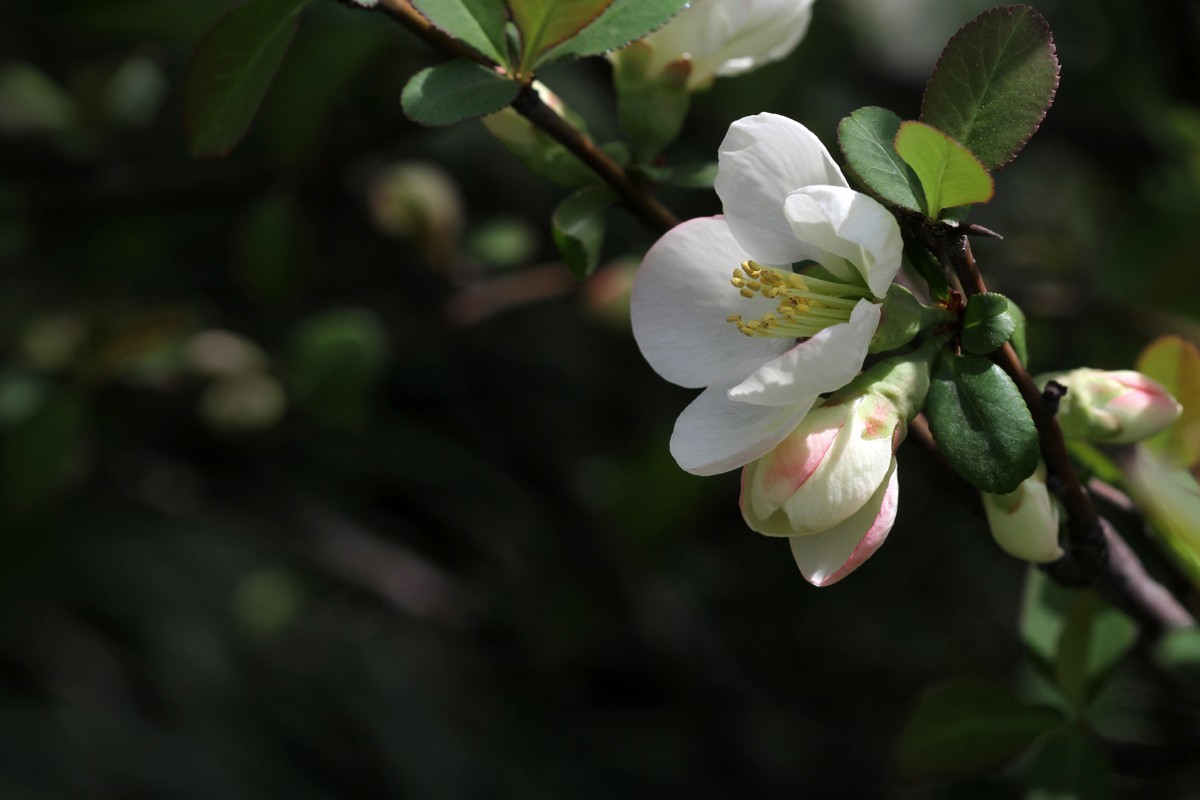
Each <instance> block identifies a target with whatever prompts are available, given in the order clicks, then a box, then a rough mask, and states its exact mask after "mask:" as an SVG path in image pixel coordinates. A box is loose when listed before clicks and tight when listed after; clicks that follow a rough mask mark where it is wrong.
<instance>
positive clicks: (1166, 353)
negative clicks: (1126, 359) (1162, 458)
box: [1137, 336, 1200, 466]
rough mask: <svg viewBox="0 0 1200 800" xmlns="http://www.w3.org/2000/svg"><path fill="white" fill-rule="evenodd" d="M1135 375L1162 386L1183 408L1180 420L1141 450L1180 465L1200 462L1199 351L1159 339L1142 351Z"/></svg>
mask: <svg viewBox="0 0 1200 800" xmlns="http://www.w3.org/2000/svg"><path fill="white" fill-rule="evenodd" d="M1137 371H1138V372H1140V373H1142V374H1143V375H1145V376H1146V377H1148V378H1153V379H1154V380H1156V381H1158V382H1159V383H1161V384H1162V385H1163V386H1164V387H1165V388H1166V390H1167V391H1168V392H1170V393H1171V395H1172V396H1173V397H1174V398H1175V399H1176V400H1178V401H1179V403H1180V404H1181V405H1182V406H1183V413H1181V414H1180V415H1179V419H1177V420H1175V422H1173V423H1172V424H1171V427H1169V428H1167V429H1166V430H1165V431H1163V432H1162V433H1159V434H1157V435H1156V436H1154V437H1152V438H1151V439H1149V440H1148V441H1147V442H1146V443H1145V445H1144V446H1146V447H1149V448H1150V449H1151V450H1154V451H1155V452H1158V453H1162V454H1164V455H1166V456H1167V457H1168V458H1169V459H1171V460H1172V461H1174V462H1176V463H1179V464H1186V465H1189V466H1190V465H1193V464H1195V463H1196V462H1197V461H1200V436H1197V435H1196V433H1195V432H1196V431H1197V430H1200V350H1197V348H1196V345H1195V344H1193V343H1192V342H1189V341H1187V340H1185V339H1181V338H1180V337H1178V336H1162V337H1159V338H1158V339H1155V340H1154V341H1153V342H1151V343H1150V344H1149V345H1147V346H1146V349H1145V350H1143V351H1142V353H1141V355H1140V356H1138V360H1137Z"/></svg>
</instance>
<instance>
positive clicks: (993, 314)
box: [962, 293, 1017, 356]
mask: <svg viewBox="0 0 1200 800" xmlns="http://www.w3.org/2000/svg"><path fill="white" fill-rule="evenodd" d="M1010 308H1011V305H1010V304H1009V302H1008V298H1007V297H1005V296H1004V295H1002V294H995V293H989V294H977V295H973V296H972V297H971V298H970V299H969V300H967V311H966V313H965V314H964V315H963V326H962V346H963V349H964V350H966V351H968V352H971V353H975V354H977V355H981V356H985V355H987V354H988V353H990V352H992V351H993V350H995V349H996V348H997V347H999V346H1000V345H1002V344H1004V343H1005V342H1007V341H1008V340H1009V337H1011V336H1012V335H1013V332H1014V331H1015V330H1016V328H1017V322H1016V320H1014V319H1013V317H1012V313H1011V311H1010V310H1009V309H1010Z"/></svg>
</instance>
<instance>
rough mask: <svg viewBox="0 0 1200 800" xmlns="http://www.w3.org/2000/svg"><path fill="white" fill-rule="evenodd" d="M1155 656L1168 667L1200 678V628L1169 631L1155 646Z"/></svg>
mask: <svg viewBox="0 0 1200 800" xmlns="http://www.w3.org/2000/svg"><path fill="white" fill-rule="evenodd" d="M1154 658H1155V659H1156V660H1157V661H1158V663H1159V664H1161V665H1162V666H1164V667H1165V668H1167V669H1170V670H1176V671H1178V672H1181V673H1183V674H1185V675H1190V676H1191V677H1192V678H1194V679H1200V628H1178V629H1175V630H1171V631H1167V633H1166V634H1164V635H1163V637H1162V639H1160V640H1159V642H1158V644H1156V645H1155V647H1154Z"/></svg>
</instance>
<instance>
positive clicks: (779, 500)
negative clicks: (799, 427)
mask: <svg viewBox="0 0 1200 800" xmlns="http://www.w3.org/2000/svg"><path fill="white" fill-rule="evenodd" d="M843 427H844V423H843V424H842V425H838V426H837V427H835V428H826V429H823V430H819V431H813V432H812V433H810V434H808V435H807V436H804V437H800V436H797V437H794V438H793V437H789V438H788V439H784V440H783V442H781V443H780V445H779V446H778V447H776V448H775V453H774V458H772V459H771V463H770V464H768V465H767V468H766V470H765V472H764V474H763V476H762V488H763V491H764V492H765V493H766V495H767V497H769V498H771V501H772V502H774V503H775V504H776V505H777V506H781V505H783V504H784V503H785V502H786V501H787V500H788V498H790V497H791V496H792V495H794V494H795V493H796V491H797V490H798V489H799V488H800V487H801V486H803V485H804V483H805V482H806V481H807V480H808V479H809V478H811V477H812V474H813V473H814V472H816V471H817V467H819V466H821V462H822V461H824V460H825V456H826V454H827V453H828V452H829V449H830V448H831V447H833V443H834V442H835V441H837V437H838V434H839V433H841V431H842V428H843Z"/></svg>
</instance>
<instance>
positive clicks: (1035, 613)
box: [1021, 567, 1075, 666]
mask: <svg viewBox="0 0 1200 800" xmlns="http://www.w3.org/2000/svg"><path fill="white" fill-rule="evenodd" d="M1074 597H1075V592H1074V591H1073V590H1071V589H1065V588H1063V587H1062V586H1059V585H1058V584H1057V583H1055V582H1054V581H1052V580H1051V579H1050V578H1049V577H1048V576H1047V575H1046V573H1045V572H1043V571H1042V570H1040V569H1037V568H1033V567H1031V568H1030V569H1029V572H1028V575H1027V577H1026V584H1025V601H1024V604H1023V606H1022V609H1021V639H1022V640H1024V642H1025V646H1026V647H1028V648H1029V650H1030V651H1031V652H1032V653H1033V655H1034V656H1035V657H1036V658H1037V660H1038V661H1040V662H1041V663H1042V664H1043V665H1045V666H1049V665H1051V664H1053V663H1054V660H1055V656H1056V654H1057V653H1058V641H1059V638H1060V637H1061V635H1062V629H1063V625H1064V623H1065V620H1066V618H1067V613H1068V612H1069V611H1070V609H1071V603H1072V602H1073V601H1074Z"/></svg>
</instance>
